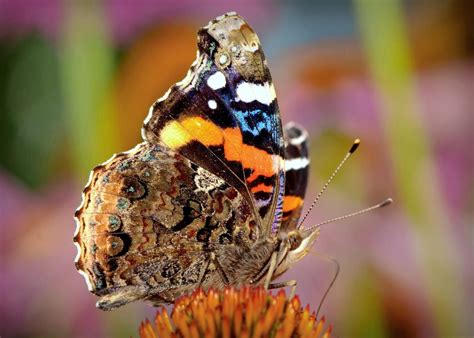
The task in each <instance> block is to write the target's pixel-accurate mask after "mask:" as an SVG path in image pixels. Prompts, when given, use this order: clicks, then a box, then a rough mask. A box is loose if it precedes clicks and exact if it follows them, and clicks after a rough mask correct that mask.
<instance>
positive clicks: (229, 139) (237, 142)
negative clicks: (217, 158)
mask: <svg viewBox="0 0 474 338" xmlns="http://www.w3.org/2000/svg"><path fill="white" fill-rule="evenodd" d="M160 137H161V140H162V141H163V142H164V143H165V144H166V145H168V146H169V147H170V148H171V149H173V150H176V149H178V148H180V147H183V146H185V145H187V144H189V143H190V142H192V141H198V142H200V143H202V144H203V145H205V146H206V147H209V146H223V147H224V156H225V159H226V160H227V161H238V162H241V163H242V166H243V167H244V168H245V169H251V170H252V174H251V175H250V176H249V177H248V178H247V181H248V182H252V181H254V180H255V179H256V178H257V177H258V176H264V177H271V176H273V175H275V174H276V165H275V162H274V161H275V160H276V159H275V157H274V156H275V155H271V154H268V153H267V152H266V151H265V150H261V149H258V148H257V147H254V146H251V145H248V144H245V143H243V138H242V132H241V131H240V129H239V128H226V129H222V128H220V127H218V126H217V125H216V124H214V123H213V122H211V121H209V120H207V119H205V118H203V117H200V116H193V117H187V118H184V119H182V120H181V121H179V122H178V121H171V122H169V123H168V124H166V125H165V126H164V128H163V129H162V130H161V132H160Z"/></svg>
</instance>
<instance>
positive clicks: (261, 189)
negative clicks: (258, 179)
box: [250, 183, 273, 193]
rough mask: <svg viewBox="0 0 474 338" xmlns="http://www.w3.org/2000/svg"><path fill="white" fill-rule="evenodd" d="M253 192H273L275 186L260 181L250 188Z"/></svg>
mask: <svg viewBox="0 0 474 338" xmlns="http://www.w3.org/2000/svg"><path fill="white" fill-rule="evenodd" d="M250 191H251V192H253V193H256V192H272V191H273V187H271V186H269V185H266V184H263V183H260V184H259V185H257V186H255V187H253V188H252V189H250Z"/></svg>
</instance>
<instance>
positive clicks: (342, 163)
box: [298, 139, 360, 229]
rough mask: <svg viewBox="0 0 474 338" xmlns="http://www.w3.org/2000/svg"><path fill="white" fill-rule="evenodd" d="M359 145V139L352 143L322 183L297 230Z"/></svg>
mask: <svg viewBox="0 0 474 338" xmlns="http://www.w3.org/2000/svg"><path fill="white" fill-rule="evenodd" d="M359 144H360V140H359V139H355V141H354V143H353V144H352V146H351V148H350V149H349V151H348V152H347V154H346V156H344V158H343V159H342V161H341V162H340V163H339V165H338V166H337V167H336V169H335V170H334V171H333V173H332V174H331V176H329V179H328V180H327V181H326V183H324V185H323V187H322V189H321V190H320V191H319V193H318V195H317V196H316V198H315V199H314V201H313V203H311V205H310V207H309V209H308V211H306V214H305V215H304V216H303V218H302V219H301V222H300V224H299V225H298V229H300V228H301V227H302V226H303V223H304V221H305V220H306V218H307V217H308V215H309V213H310V212H311V210H312V209H313V208H314V206H315V205H316V203H318V201H319V199H320V198H321V196H322V195H323V193H324V191H326V188H327V187H328V186H329V183H331V181H332V180H333V178H334V177H335V176H336V175H337V173H338V172H339V170H341V168H342V166H343V165H344V163H346V161H347V159H348V158H349V157H351V155H352V154H353V153H354V152H355V151H356V149H357V148H358V147H359Z"/></svg>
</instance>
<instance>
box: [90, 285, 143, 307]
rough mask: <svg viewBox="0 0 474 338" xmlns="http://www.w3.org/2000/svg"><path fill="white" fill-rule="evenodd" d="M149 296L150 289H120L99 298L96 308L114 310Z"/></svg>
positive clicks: (131, 287)
mask: <svg viewBox="0 0 474 338" xmlns="http://www.w3.org/2000/svg"><path fill="white" fill-rule="evenodd" d="M148 294H149V288H147V287H143V286H128V287H125V288H119V289H118V290H116V291H113V292H110V293H108V294H106V295H104V296H101V297H100V298H99V301H98V302H97V303H96V307H98V308H99V309H101V310H112V309H114V308H117V307H120V306H122V305H125V304H128V303H130V302H133V301H135V300H139V299H143V298H145V297H146V296H147V295H148Z"/></svg>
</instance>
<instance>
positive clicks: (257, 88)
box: [237, 82, 276, 105]
mask: <svg viewBox="0 0 474 338" xmlns="http://www.w3.org/2000/svg"><path fill="white" fill-rule="evenodd" d="M275 97H276V94H275V88H274V87H273V84H270V83H268V82H265V83H264V84H263V85H261V84H257V83H250V82H241V83H239V84H238V85H237V98H238V99H239V100H241V101H243V102H246V103H249V102H252V101H258V102H260V103H263V104H266V105H269V104H270V103H272V102H273V100H274V99H275Z"/></svg>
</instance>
